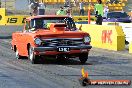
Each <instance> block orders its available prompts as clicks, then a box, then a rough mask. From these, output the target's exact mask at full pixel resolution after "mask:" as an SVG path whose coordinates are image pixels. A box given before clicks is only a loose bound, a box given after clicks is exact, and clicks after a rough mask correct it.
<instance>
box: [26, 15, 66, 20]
mask: <svg viewBox="0 0 132 88" xmlns="http://www.w3.org/2000/svg"><path fill="white" fill-rule="evenodd" d="M46 17H47V18H49V17H51V18H54V17H60V18H62V17H64V18H65V17H69V16H66V15H37V16H30V17H28V18H26V19H27V20H31V19H35V18H46Z"/></svg>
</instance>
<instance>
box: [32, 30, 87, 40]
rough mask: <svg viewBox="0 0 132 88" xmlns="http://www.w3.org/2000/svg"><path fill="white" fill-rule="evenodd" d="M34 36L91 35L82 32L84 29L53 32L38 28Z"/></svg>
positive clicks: (75, 36) (63, 36)
mask: <svg viewBox="0 0 132 88" xmlns="http://www.w3.org/2000/svg"><path fill="white" fill-rule="evenodd" d="M33 36H36V37H44V38H46V37H47V38H49V37H50V38H52V37H53V38H55V37H57V38H67V37H68V38H70V37H71V38H77V37H78V38H79V37H84V36H89V34H88V33H86V32H82V31H64V32H57V33H55V32H51V31H50V30H38V31H34V33H33Z"/></svg>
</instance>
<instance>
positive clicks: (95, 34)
mask: <svg viewBox="0 0 132 88" xmlns="http://www.w3.org/2000/svg"><path fill="white" fill-rule="evenodd" d="M76 26H77V27H78V28H79V26H80V24H76ZM81 29H82V31H84V32H87V33H89V34H90V36H91V45H92V46H93V47H97V48H103V49H109V50H115V51H119V50H124V49H125V35H124V32H123V30H122V27H121V26H102V25H90V24H82V27H81Z"/></svg>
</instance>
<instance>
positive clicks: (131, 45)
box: [129, 42, 132, 53]
mask: <svg viewBox="0 0 132 88" xmlns="http://www.w3.org/2000/svg"><path fill="white" fill-rule="evenodd" d="M129 53H132V42H131V43H130V44H129Z"/></svg>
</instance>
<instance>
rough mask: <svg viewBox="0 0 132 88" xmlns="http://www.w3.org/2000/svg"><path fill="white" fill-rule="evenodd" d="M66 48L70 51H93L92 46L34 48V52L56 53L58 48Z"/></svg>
mask: <svg viewBox="0 0 132 88" xmlns="http://www.w3.org/2000/svg"><path fill="white" fill-rule="evenodd" d="M61 47H65V48H70V50H80V49H91V48H92V46H91V45H84V46H55V47H33V51H38V52H44V51H54V50H57V49H58V48H61Z"/></svg>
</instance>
